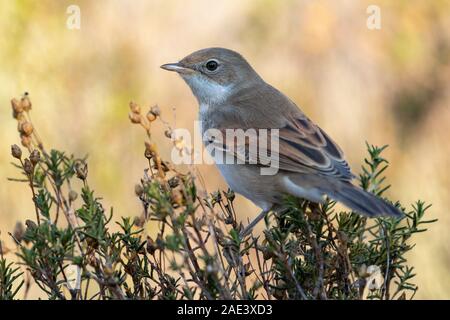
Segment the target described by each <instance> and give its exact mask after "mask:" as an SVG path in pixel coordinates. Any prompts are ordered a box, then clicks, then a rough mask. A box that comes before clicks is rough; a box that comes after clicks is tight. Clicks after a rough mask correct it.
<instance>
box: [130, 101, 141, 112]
mask: <svg viewBox="0 0 450 320" xmlns="http://www.w3.org/2000/svg"><path fill="white" fill-rule="evenodd" d="M130 110H131V112H132V113H135V114H140V113H141V107H140V106H139V105H138V104H137V103H136V102H133V101H131V102H130Z"/></svg>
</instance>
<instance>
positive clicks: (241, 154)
mask: <svg viewBox="0 0 450 320" xmlns="http://www.w3.org/2000/svg"><path fill="white" fill-rule="evenodd" d="M290 103H292V102H290ZM294 107H295V110H294V112H286V113H285V114H284V115H283V118H284V120H285V121H283V125H282V126H279V128H276V129H275V130H273V128H266V129H267V134H265V137H262V135H263V134H264V133H265V131H264V130H260V129H264V128H262V127H261V125H260V126H258V127H259V128H258V129H256V136H257V139H258V143H257V148H254V145H255V143H254V142H255V141H254V140H255V139H253V141H252V139H251V138H248V137H246V138H245V139H238V138H235V137H232V138H229V137H228V136H227V133H226V129H222V131H223V132H222V138H221V139H222V140H221V141H214V139H213V140H211V141H208V142H206V143H207V144H209V143H213V145H214V149H215V150H216V152H217V151H221V152H225V153H226V154H227V155H228V156H229V155H232V157H233V158H235V159H238V160H239V161H240V163H246V164H250V165H251V164H253V165H257V166H266V167H268V166H273V167H276V168H278V169H279V170H283V171H288V172H294V173H310V174H319V175H323V176H328V177H334V178H337V179H339V180H342V181H350V180H351V179H352V178H353V177H354V175H353V174H352V173H351V171H350V168H349V166H348V163H347V162H346V161H345V159H344V155H343V152H342V151H341V149H340V148H339V146H338V145H337V144H336V143H335V142H334V141H333V140H332V139H331V138H330V137H329V136H328V135H327V134H326V133H325V132H324V131H323V130H322V129H321V128H320V127H319V126H317V125H316V124H314V123H313V122H312V121H311V120H310V119H308V118H307V117H306V116H305V115H304V114H303V113H302V112H301V111H300V110H299V109H298V108H297V107H296V106H295V105H294ZM291 111H292V109H291ZM246 129H247V131H246V132H248V130H249V128H248V127H247V128H246ZM276 141H278V148H277V147H276V144H275V142H276ZM252 142H253V144H252ZM252 146H253V147H252ZM222 159H223V158H222ZM274 159H275V160H276V161H273V160H274Z"/></svg>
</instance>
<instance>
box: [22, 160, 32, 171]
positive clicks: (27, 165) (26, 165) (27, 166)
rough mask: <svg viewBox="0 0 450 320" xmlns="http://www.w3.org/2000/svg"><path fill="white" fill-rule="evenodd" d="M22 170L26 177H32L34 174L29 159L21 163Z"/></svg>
mask: <svg viewBox="0 0 450 320" xmlns="http://www.w3.org/2000/svg"><path fill="white" fill-rule="evenodd" d="M23 170H24V171H25V173H26V174H27V175H32V174H33V172H34V166H33V164H32V163H31V161H30V160H29V159H25V160H24V162H23Z"/></svg>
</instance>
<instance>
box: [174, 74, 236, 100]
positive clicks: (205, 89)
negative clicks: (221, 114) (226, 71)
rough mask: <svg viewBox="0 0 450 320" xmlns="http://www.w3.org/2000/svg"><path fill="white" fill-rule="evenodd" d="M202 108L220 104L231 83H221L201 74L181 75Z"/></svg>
mask: <svg viewBox="0 0 450 320" xmlns="http://www.w3.org/2000/svg"><path fill="white" fill-rule="evenodd" d="M183 79H184V80H185V81H186V83H187V84H188V85H189V86H190V87H191V90H192V92H193V93H194V95H195V96H196V97H197V99H198V102H199V104H200V106H201V108H202V106H203V108H207V106H210V105H214V104H220V103H222V102H224V101H225V99H226V98H227V97H228V96H229V95H230V93H231V88H232V85H221V84H219V83H217V82H214V81H211V80H210V79H208V78H207V77H204V76H201V75H183Z"/></svg>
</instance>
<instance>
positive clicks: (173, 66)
mask: <svg viewBox="0 0 450 320" xmlns="http://www.w3.org/2000/svg"><path fill="white" fill-rule="evenodd" d="M161 68H162V69H164V70H168V71H175V72H178V73H183V74H187V73H192V72H193V71H194V70H192V69H191V68H188V67H185V66H183V65H181V64H180V63H179V62H176V63H166V64H163V65H162V66H161Z"/></svg>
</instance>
